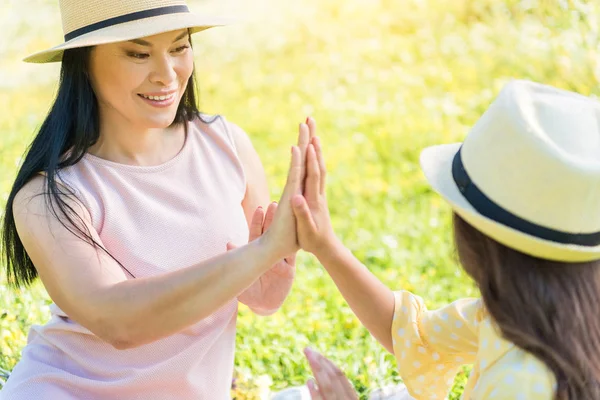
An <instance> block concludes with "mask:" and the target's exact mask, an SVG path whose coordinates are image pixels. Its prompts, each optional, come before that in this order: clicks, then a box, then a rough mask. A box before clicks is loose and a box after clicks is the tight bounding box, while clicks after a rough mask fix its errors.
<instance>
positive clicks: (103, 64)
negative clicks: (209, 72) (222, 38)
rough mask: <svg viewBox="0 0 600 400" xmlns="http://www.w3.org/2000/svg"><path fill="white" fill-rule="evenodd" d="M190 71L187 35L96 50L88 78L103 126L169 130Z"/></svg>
mask: <svg viewBox="0 0 600 400" xmlns="http://www.w3.org/2000/svg"><path fill="white" fill-rule="evenodd" d="M193 68H194V62H193V53H192V49H191V46H190V41H189V34H188V31H187V30H186V29H182V30H179V31H172V32H166V33H161V34H158V35H154V36H149V37H145V38H141V39H134V40H131V41H127V42H119V43H110V44H103V45H98V46H96V47H95V48H94V49H93V50H92V52H91V58H90V78H91V83H92V87H93V89H94V92H95V94H96V97H97V98H98V104H99V107H100V116H101V119H102V121H106V122H109V124H110V125H112V124H115V123H116V124H119V123H125V122H128V123H129V124H131V125H134V126H136V127H139V128H140V129H152V128H166V127H168V126H170V125H171V124H172V122H173V120H174V119H175V115H176V112H177V107H178V105H179V102H180V100H181V97H182V96H183V93H184V91H185V89H186V86H187V83H188V80H189V78H190V76H191V74H192V72H193Z"/></svg>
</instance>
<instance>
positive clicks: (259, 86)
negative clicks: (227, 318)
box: [0, 0, 600, 399]
mask: <svg viewBox="0 0 600 400" xmlns="http://www.w3.org/2000/svg"><path fill="white" fill-rule="evenodd" d="M189 4H190V6H191V8H192V9H193V10H194V11H196V12H211V13H219V14H234V15H237V16H239V17H241V18H242V20H241V21H240V23H239V24H237V25H235V26H231V27H226V28H216V29H212V30H209V31H206V32H204V33H200V34H198V35H196V36H195V41H194V45H195V54H196V68H197V75H198V78H199V79H198V80H199V85H200V93H201V109H202V110H203V111H205V112H208V113H219V114H224V115H225V116H227V118H228V119H230V120H231V121H233V122H235V123H237V124H238V125H240V126H241V127H242V128H244V129H245V130H246V131H247V132H248V134H249V135H250V136H251V138H252V140H253V143H254V145H255V147H256V148H257V150H258V152H259V154H260V155H261V158H262V161H263V164H264V166H265V169H266V171H267V175H268V178H269V183H270V187H271V192H272V196H273V199H278V198H279V195H280V193H281V189H282V187H283V183H284V178H285V171H286V168H287V165H288V154H289V150H288V149H289V147H288V146H289V145H290V144H291V143H293V141H294V139H295V136H296V131H297V124H298V123H299V122H301V121H302V120H304V118H305V117H306V116H307V115H311V116H313V117H314V118H315V119H316V120H317V123H318V124H319V127H320V128H319V132H320V135H321V137H322V141H323V145H324V149H325V156H326V159H327V166H328V169H329V181H328V182H329V188H328V196H329V203H330V207H331V214H332V217H333V220H334V224H335V229H336V231H337V233H338V234H339V236H340V237H341V238H342V239H343V241H344V242H345V243H346V245H347V246H348V247H349V248H351V249H352V250H353V251H354V253H355V254H356V255H357V256H358V257H359V258H360V259H361V260H363V261H364V263H365V264H366V265H367V266H368V267H369V268H370V269H371V270H372V271H373V272H374V273H375V274H377V276H379V277H380V278H381V279H382V280H383V281H384V282H386V283H387V284H388V285H389V286H390V287H392V288H395V289H408V290H412V291H414V292H415V293H417V294H419V295H421V296H422V297H424V298H425V300H426V302H427V304H428V305H429V306H430V307H437V306H440V305H442V304H445V303H447V302H450V301H452V300H455V299H457V298H459V297H462V296H476V295H477V292H476V290H475V288H474V287H473V285H472V284H471V282H470V281H469V280H468V279H467V278H466V276H465V275H464V273H462V271H461V270H460V269H459V267H458V266H457V264H456V262H455V257H454V253H453V250H452V242H451V238H450V231H449V226H450V225H449V222H450V219H449V217H450V213H449V208H448V207H447V206H446V205H445V204H444V203H443V202H442V201H441V200H440V198H438V197H437V196H436V195H435V194H434V193H432V191H431V190H430V189H429V188H428V187H427V186H426V184H425V182H424V179H423V176H422V174H421V172H420V170H419V166H418V155H419V152H420V150H421V149H422V148H423V147H425V146H428V145H432V144H436V143H449V142H453V141H460V140H462V138H463V137H464V136H465V135H466V134H467V132H468V131H469V127H470V126H472V124H473V123H474V122H475V121H476V120H477V118H478V117H479V115H480V114H481V113H482V112H483V111H484V110H485V109H486V107H487V106H488V105H489V103H490V102H491V100H492V99H493V98H494V97H495V96H496V95H497V93H498V91H499V89H500V88H501V87H502V86H503V85H504V84H505V83H506V82H507V80H509V79H512V78H523V79H531V80H534V81H538V82H543V83H547V84H551V85H555V86H558V87H562V88H565V89H570V90H575V91H578V92H580V93H582V94H586V95H594V94H598V93H599V90H598V84H597V81H598V78H599V77H600V56H599V53H598V50H599V45H600V37H599V32H598V29H599V27H600V23H599V22H600V21H599V15H600V6H599V3H598V2H597V1H566V0H553V1H543V0H304V1H302V2H291V1H281V0H255V1H252V2H250V1H232V0H227V1H223V0H221V1H216V0H215V1H198V0H196V1H190V2H189ZM0 26H2V30H3V35H1V36H0V78H1V79H0V203H1V204H2V205H3V204H4V202H5V201H6V198H7V196H8V191H9V189H10V186H11V184H12V180H13V179H14V174H15V172H16V168H17V165H18V164H19V162H20V159H21V156H22V154H23V152H24V151H25V149H26V146H27V144H28V143H29V141H30V139H31V138H32V134H33V133H34V132H35V130H36V129H37V127H39V125H40V123H41V121H42V119H43V117H44V115H45V113H46V112H47V111H48V108H49V106H50V104H51V102H52V99H53V95H54V91H55V89H56V78H57V76H58V65H28V64H24V63H22V62H21V61H20V59H21V58H22V57H24V56H25V55H27V54H29V53H31V52H34V51H36V50H39V49H43V48H45V47H49V46H52V45H55V44H58V43H60V42H61V41H62V30H61V25H60V16H59V13H58V7H57V1H56V0H1V1H0ZM3 282H4V281H3V278H2V277H0V367H2V368H7V369H10V368H12V367H13V366H14V364H15V363H16V362H17V361H18V359H19V353H20V351H21V349H22V347H23V346H24V345H25V343H26V335H27V331H28V328H29V326H30V325H31V324H38V323H43V322H44V321H45V320H46V319H47V318H48V316H49V312H48V308H47V305H48V304H49V300H48V297H47V294H46V293H45V291H44V290H43V288H42V287H41V285H40V284H36V285H35V286H34V287H33V288H30V289H27V290H21V291H17V292H15V291H10V290H9V289H7V288H6V287H5V285H4V284H3ZM307 345H310V346H313V347H314V348H316V349H318V350H320V351H322V352H323V353H325V354H326V355H327V356H329V357H330V358H331V359H333V360H334V361H335V362H337V363H339V365H341V366H342V368H343V369H344V370H345V371H346V373H347V375H348V377H349V378H350V379H351V380H352V382H353V383H354V384H355V386H356V388H357V390H358V391H359V392H360V393H361V394H362V395H363V396H366V395H368V393H369V391H370V390H373V389H375V388H377V387H380V386H384V385H387V384H390V383H394V382H400V379H399V378H398V376H397V373H396V368H395V361H394V358H393V356H391V355H389V354H386V352H385V351H384V350H383V348H382V347H381V346H379V345H378V344H377V342H376V341H375V340H374V339H372V338H371V337H370V336H369V334H368V332H367V331H366V330H365V329H364V328H363V327H362V326H361V325H360V324H359V322H358V320H357V319H356V317H354V315H353V314H352V312H351V311H350V309H349V308H348V307H347V306H346V304H345V303H344V301H343V299H342V297H341V296H340V295H339V293H338V292H337V291H336V289H335V286H334V285H333V284H332V283H331V281H330V280H329V279H328V277H327V276H326V273H325V272H324V270H323V269H322V267H320V266H319V265H318V264H317V263H316V262H315V260H314V259H313V258H312V257H311V256H308V255H306V254H301V256H300V259H299V266H298V274H297V280H296V282H295V284H294V288H293V291H292V293H291V295H290V297H289V298H288V300H287V301H286V303H285V305H284V306H283V308H282V309H281V311H279V312H278V313H277V314H275V315H274V316H272V317H269V318H261V317H256V316H254V315H252V314H251V313H250V312H249V311H248V310H247V309H246V308H243V307H242V308H241V309H240V317H239V325H238V337H237V353H236V362H235V363H236V368H235V371H236V372H235V373H236V379H237V380H236V383H237V389H236V390H235V391H234V395H235V396H236V397H237V398H238V399H246V398H260V396H264V395H266V394H267V393H268V392H269V391H276V390H278V389H283V388H285V387H287V386H290V385H297V384H302V383H304V382H305V381H306V379H307V378H308V377H309V376H310V373H309V370H308V365H307V363H306V361H305V359H304V357H303V355H302V351H301V350H302V349H303V348H304V347H305V346H307ZM468 371H469V369H468V367H465V370H464V372H463V373H461V374H459V375H458V377H457V379H456V382H455V385H454V388H453V390H452V393H451V394H450V398H451V399H458V398H459V396H460V393H461V390H462V387H463V385H464V382H465V380H466V376H467V375H466V374H467V373H468Z"/></svg>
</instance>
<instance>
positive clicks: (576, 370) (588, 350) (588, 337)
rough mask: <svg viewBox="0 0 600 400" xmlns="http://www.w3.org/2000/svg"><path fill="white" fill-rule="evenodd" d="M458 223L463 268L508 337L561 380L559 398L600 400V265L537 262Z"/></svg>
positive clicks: (455, 219)
mask: <svg viewBox="0 0 600 400" xmlns="http://www.w3.org/2000/svg"><path fill="white" fill-rule="evenodd" d="M453 222H454V240H455V244H456V248H457V251H458V257H459V259H460V262H461V264H462V266H463V268H464V269H465V271H466V272H467V273H468V274H469V275H470V276H471V277H472V278H473V279H474V280H475V282H476V283H477V286H478V287H479V289H480V291H481V294H482V299H483V303H484V304H485V307H486V310H487V311H488V312H489V314H490V315H491V317H492V318H493V319H494V321H495V322H496V323H497V325H498V327H499V329H500V331H501V333H502V335H503V336H504V338H506V339H507V340H509V341H511V342H512V343H514V344H515V345H516V346H518V347H520V348H521V349H523V350H525V351H526V352H529V353H530V354H532V355H534V356H536V357H537V358H538V359H539V360H541V361H542V362H544V363H545V364H546V366H547V367H548V368H549V369H550V370H551V371H552V372H553V373H554V375H555V377H556V382H557V392H556V399H559V400H588V399H600V312H599V311H598V304H600V262H599V261H593V262H584V263H564V262H557V261H550V260H545V259H541V258H536V257H532V256H529V255H527V254H524V253H521V252H519V251H516V250H513V249H511V248H509V247H506V246H504V245H502V244H501V243H498V242H496V241H495V240H493V239H491V238H490V237H488V236H486V235H484V234H483V233H481V232H480V231H478V230H477V229H475V228H474V227H473V226H471V225H470V224H468V223H467V222H466V221H465V220H464V219H462V218H461V217H460V216H458V215H457V214H456V213H455V214H454V216H453Z"/></svg>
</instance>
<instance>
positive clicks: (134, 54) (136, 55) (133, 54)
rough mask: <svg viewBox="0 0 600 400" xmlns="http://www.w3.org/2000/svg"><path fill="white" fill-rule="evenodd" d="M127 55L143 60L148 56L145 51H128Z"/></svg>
mask: <svg viewBox="0 0 600 400" xmlns="http://www.w3.org/2000/svg"><path fill="white" fill-rule="evenodd" d="M127 55H128V56H129V57H133V58H137V59H138V60H143V59H146V58H148V57H150V55H149V54H147V53H134V52H128V53H127Z"/></svg>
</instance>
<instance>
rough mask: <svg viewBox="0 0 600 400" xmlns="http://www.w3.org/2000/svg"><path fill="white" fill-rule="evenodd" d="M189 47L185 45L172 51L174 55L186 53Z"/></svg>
mask: <svg viewBox="0 0 600 400" xmlns="http://www.w3.org/2000/svg"><path fill="white" fill-rule="evenodd" d="M189 47H190V46H188V45H187V44H186V45H185V46H179V47H178V48H176V49H175V50H174V51H175V53H183V52H184V51H186V50H187V49H188V48H189Z"/></svg>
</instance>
